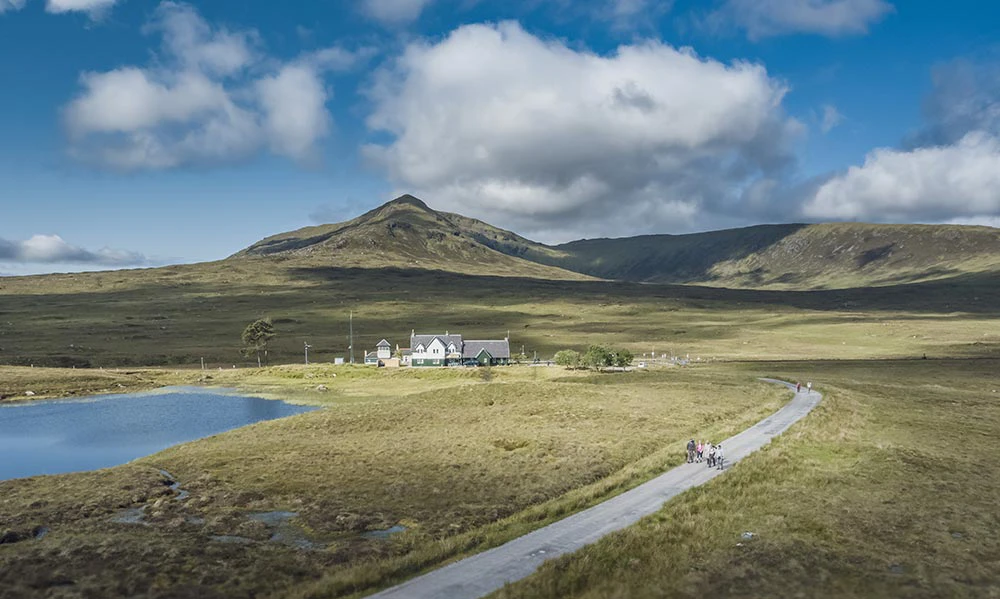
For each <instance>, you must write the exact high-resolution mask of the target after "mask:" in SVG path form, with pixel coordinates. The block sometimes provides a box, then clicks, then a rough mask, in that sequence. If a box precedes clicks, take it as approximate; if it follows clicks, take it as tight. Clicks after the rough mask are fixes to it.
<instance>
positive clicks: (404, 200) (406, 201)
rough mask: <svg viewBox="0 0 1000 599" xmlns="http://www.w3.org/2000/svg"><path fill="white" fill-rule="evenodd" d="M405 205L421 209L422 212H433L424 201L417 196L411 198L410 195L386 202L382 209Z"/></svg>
mask: <svg viewBox="0 0 1000 599" xmlns="http://www.w3.org/2000/svg"><path fill="white" fill-rule="evenodd" d="M404 205H408V206H413V207H414V208H420V209H421V210H427V211H431V208H430V206H428V205H427V204H425V203H424V201H423V200H421V199H420V198H418V197H416V196H411V195H410V194H408V193H407V194H403V195H401V196H399V197H398V198H396V199H395V200H392V201H390V202H386V203H385V204H384V205H383V206H382V207H383V208H386V207H388V206H404Z"/></svg>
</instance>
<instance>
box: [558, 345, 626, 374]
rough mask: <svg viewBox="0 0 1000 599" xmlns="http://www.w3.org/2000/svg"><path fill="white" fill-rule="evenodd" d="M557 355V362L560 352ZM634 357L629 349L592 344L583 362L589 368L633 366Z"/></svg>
mask: <svg viewBox="0 0 1000 599" xmlns="http://www.w3.org/2000/svg"><path fill="white" fill-rule="evenodd" d="M560 353H562V352H560ZM556 356H557V358H556V363H558V354H556ZM634 359H635V356H633V355H632V352H630V351H629V350H627V349H609V348H607V347H604V346H603V345H591V346H590V348H589V349H588V350H587V353H585V354H584V355H583V358H582V359H581V362H582V364H583V365H584V366H586V367H587V368H595V369H598V370H600V369H601V368H607V367H609V366H618V367H620V368H625V367H626V366H631V364H632V360H634Z"/></svg>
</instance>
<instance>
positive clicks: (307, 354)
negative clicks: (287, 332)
mask: <svg viewBox="0 0 1000 599" xmlns="http://www.w3.org/2000/svg"><path fill="white" fill-rule="evenodd" d="M302 343H304V344H305V346H306V366H308V365H309V348H310V347H312V346H311V345H309V342H308V341H303V342H302Z"/></svg>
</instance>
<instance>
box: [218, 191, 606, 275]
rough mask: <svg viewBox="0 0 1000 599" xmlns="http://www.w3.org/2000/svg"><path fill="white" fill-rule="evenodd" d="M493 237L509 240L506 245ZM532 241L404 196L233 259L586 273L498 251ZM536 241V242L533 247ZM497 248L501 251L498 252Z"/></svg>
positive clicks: (255, 247)
mask: <svg viewBox="0 0 1000 599" xmlns="http://www.w3.org/2000/svg"><path fill="white" fill-rule="evenodd" d="M497 240H510V242H511V246H505V245H503V243H501V242H498V241H497ZM518 243H525V244H533V242H530V241H528V240H526V239H523V238H521V237H518V236H517V235H514V234H513V233H510V232H509V231H503V230H501V229H497V228H495V227H491V226H489V225H487V224H486V223H482V222H479V221H475V220H473V219H468V218H465V217H461V216H458V215H451V214H447V213H443V212H437V211H435V210H432V209H430V208H429V207H428V206H427V205H426V204H424V203H423V202H422V201H420V200H419V199H417V198H415V197H413V196H409V195H404V196H402V197H399V198H397V199H395V200H393V201H391V202H389V203H387V204H384V205H382V206H380V207H378V208H376V209H374V210H371V211H369V212H366V213H365V214H362V215H361V216H359V217H357V218H355V219H353V220H349V221H347V222H344V223H338V224H329V225H320V226H315V227H306V228H303V229H299V230H297V231H291V232H289V233H281V234H278V235H274V236H271V237H268V238H266V239H263V240H261V241H259V242H257V243H255V244H253V245H252V246H250V247H248V248H246V249H245V250H243V251H241V252H238V253H237V254H235V255H233V256H232V257H231V258H230V259H231V260H240V259H251V258H260V257H268V258H271V259H279V260H290V261H293V262H294V263H295V264H296V265H302V266H335V267H339V268H345V267H354V268H385V267H396V268H420V269H428V270H443V271H449V272H455V273H461V274H487V275H492V276H518V277H531V278H541V279H557V280H579V279H588V278H590V277H588V276H586V275H583V274H580V273H576V272H571V271H568V270H564V269H562V268H559V267H557V266H554V265H547V264H542V263H540V262H533V261H529V260H525V259H522V258H521V257H519V254H520V253H523V252H518V251H516V250H515V251H504V250H507V249H510V248H511V247H513V245H514V244H518ZM533 245H537V244H533ZM497 247H502V248H503V249H501V250H500V251H498V249H496V248H497Z"/></svg>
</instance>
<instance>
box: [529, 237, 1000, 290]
mask: <svg viewBox="0 0 1000 599" xmlns="http://www.w3.org/2000/svg"><path fill="white" fill-rule="evenodd" d="M550 249H551V250H555V252H557V253H558V256H559V257H556V258H552V257H550V256H548V255H544V254H538V255H535V254H530V253H529V255H530V256H532V257H534V259H536V260H539V261H541V262H544V263H546V264H552V265H556V266H560V267H562V268H565V269H568V270H573V271H576V272H582V273H586V274H589V275H592V276H595V277H601V278H607V279H618V280H626V281H640V282H650V283H697V284H702V285H714V286H724V287H743V288H763V287H767V288H774V289H819V288H846V287H861V286H871V285H893V284H899V283H911V282H918V281H929V280H936V279H944V278H948V277H952V276H957V275H961V274H966V273H976V272H988V271H989V272H992V271H998V270H1000V229H995V228H992V227H973V226H961V225H882V224H866V223H825V224H816V225H802V224H789V225H760V226H755V227H747V228H743V229H729V230H724V231H711V232H708V233H695V234H690V235H644V236H639V237H628V238H622V239H591V240H582V241H574V242H570V243H566V244H563V245H558V246H555V247H553V248H550Z"/></svg>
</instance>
